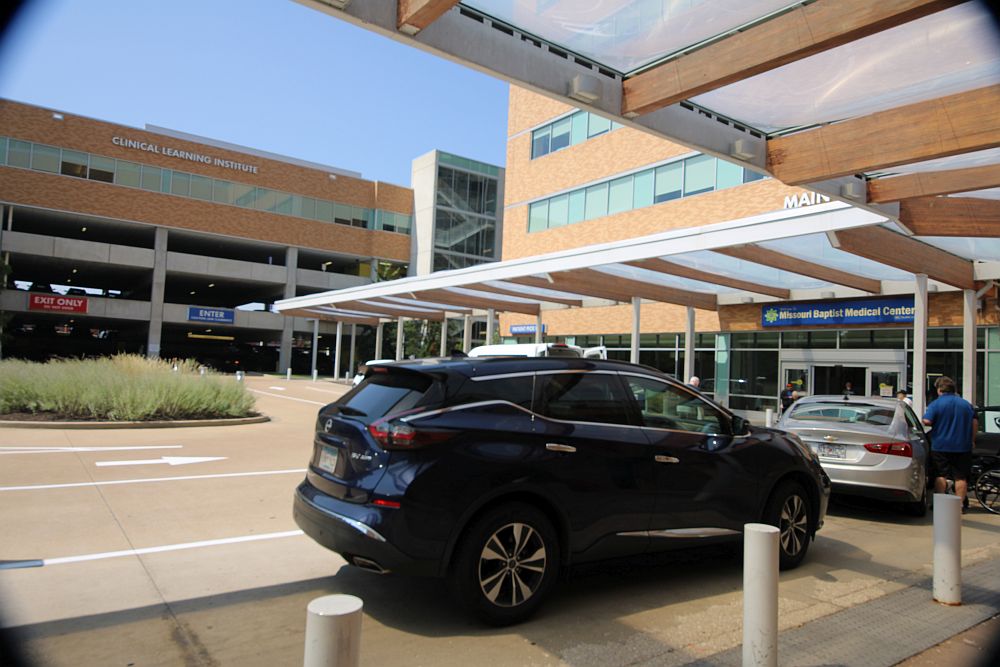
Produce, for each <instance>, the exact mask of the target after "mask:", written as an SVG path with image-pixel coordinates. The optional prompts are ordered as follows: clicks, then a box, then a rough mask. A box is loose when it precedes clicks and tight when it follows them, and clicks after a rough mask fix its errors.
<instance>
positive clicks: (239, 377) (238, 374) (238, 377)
mask: <svg viewBox="0 0 1000 667" xmlns="http://www.w3.org/2000/svg"><path fill="white" fill-rule="evenodd" d="M236 381H237V382H243V371H236Z"/></svg>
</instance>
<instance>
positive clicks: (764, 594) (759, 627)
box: [743, 523, 780, 667]
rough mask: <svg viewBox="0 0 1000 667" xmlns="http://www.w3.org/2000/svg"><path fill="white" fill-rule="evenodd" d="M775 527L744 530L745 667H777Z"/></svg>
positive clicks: (755, 525) (752, 525)
mask: <svg viewBox="0 0 1000 667" xmlns="http://www.w3.org/2000/svg"><path fill="white" fill-rule="evenodd" d="M779 534H780V531H779V530H778V529H777V528H775V527H774V526H768V525H766V524H762V523H748V524H746V525H745V526H743V667H750V666H751V665H753V666H754V667H764V666H767V667H777V665H778V536H779Z"/></svg>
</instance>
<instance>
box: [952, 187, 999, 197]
mask: <svg viewBox="0 0 1000 667" xmlns="http://www.w3.org/2000/svg"><path fill="white" fill-rule="evenodd" d="M948 196H949V197H973V198H975V199H1000V188H990V189H989V190H973V191H972V192H960V193H958V194H955V195H948Z"/></svg>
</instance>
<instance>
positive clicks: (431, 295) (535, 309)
mask: <svg viewBox="0 0 1000 667" xmlns="http://www.w3.org/2000/svg"><path fill="white" fill-rule="evenodd" d="M413 295H414V298H415V299H420V300H422V301H433V302H436V303H444V304H453V305H456V306H467V307H468V306H471V307H473V308H484V309H487V308H493V309H496V310H499V311H501V312H505V313H522V314H524V315H538V314H539V313H540V312H542V308H541V306H539V305H538V304H537V303H520V302H515V301H499V300H496V299H488V298H479V297H475V296H471V295H467V294H459V293H458V292H449V291H448V290H445V289H429V290H421V291H414V292H413ZM400 296H402V295H400Z"/></svg>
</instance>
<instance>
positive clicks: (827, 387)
mask: <svg viewBox="0 0 1000 667" xmlns="http://www.w3.org/2000/svg"><path fill="white" fill-rule="evenodd" d="M867 380H868V367H867V366H841V365H839V364H838V365H835V366H819V365H817V366H813V385H814V386H815V388H816V391H815V393H816V394H846V393H849V394H851V395H854V396H865V395H866V394H867V387H866V384H867Z"/></svg>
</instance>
